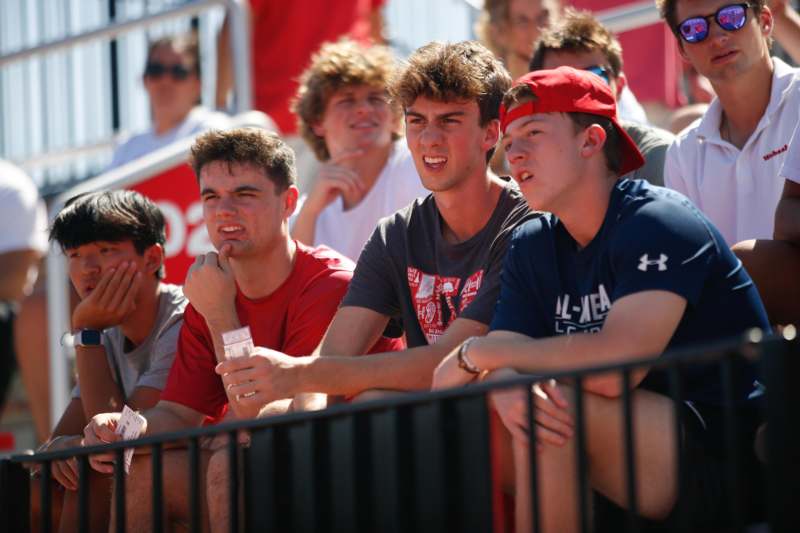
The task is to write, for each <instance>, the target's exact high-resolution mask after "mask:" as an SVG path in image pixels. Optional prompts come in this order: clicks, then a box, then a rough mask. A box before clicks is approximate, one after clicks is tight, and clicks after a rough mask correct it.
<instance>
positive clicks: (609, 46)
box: [530, 8, 675, 185]
mask: <svg viewBox="0 0 800 533" xmlns="http://www.w3.org/2000/svg"><path fill="white" fill-rule="evenodd" d="M562 66H566V67H573V68H577V69H581V70H588V71H590V72H593V73H594V74H597V75H598V76H600V78H602V79H603V81H604V82H605V83H606V85H608V86H609V87H610V88H611V93H612V94H613V95H614V98H615V99H616V100H617V101H619V99H620V96H621V94H622V90H623V89H624V88H625V86H626V85H627V80H626V79H625V73H624V72H622V47H621V46H620V44H619V41H618V40H617V38H616V37H614V35H613V34H612V33H611V32H610V31H608V29H606V27H605V26H603V25H602V24H601V23H600V21H598V20H597V19H596V18H594V16H593V15H592V14H591V13H590V12H588V11H579V10H576V9H572V8H566V9H565V10H564V15H563V16H562V17H561V18H560V19H559V21H558V22H557V23H556V24H554V25H553V26H551V27H550V28H548V29H546V30H544V32H543V33H542V34H541V36H540V37H539V39H538V40H537V41H536V44H535V45H534V50H533V57H531V62H530V70H531V71H535V70H543V69H554V68H558V67H562ZM621 124H622V127H623V128H624V129H625V132H626V133H627V134H628V135H630V136H631V138H632V139H633V140H634V142H635V143H636V146H637V147H638V148H639V151H640V152H641V153H642V156H644V160H645V164H644V166H642V167H641V168H638V169H636V170H634V171H633V172H632V173H631V174H630V175H629V176H627V177H629V178H631V179H646V180H647V181H649V182H650V183H652V184H654V185H664V159H665V157H666V153H667V148H669V146H670V145H671V144H672V142H673V140H674V138H675V137H674V136H673V135H672V134H671V133H670V132H668V131H666V130H662V129H660V128H654V127H652V126H646V125H644V124H639V123H635V122H629V121H624V120H623V121H621Z"/></svg>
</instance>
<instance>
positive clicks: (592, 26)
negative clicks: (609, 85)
mask: <svg viewBox="0 0 800 533" xmlns="http://www.w3.org/2000/svg"><path fill="white" fill-rule="evenodd" d="M595 50H597V51H599V52H601V53H602V54H603V55H604V56H605V58H606V61H608V66H609V67H611V72H612V73H613V74H614V77H615V78H616V77H619V75H620V73H621V72H622V46H620V44H619V41H618V40H617V38H616V37H615V36H614V34H613V33H611V32H610V31H608V29H607V28H606V27H605V26H603V25H602V24H601V23H600V21H599V20H597V19H596V18H595V17H594V15H592V14H591V13H590V12H589V11H583V10H578V9H573V8H571V7H568V8H566V9H565V10H564V15H563V16H562V18H560V19H559V20H558V22H556V23H555V24H554V25H553V26H551V27H549V28H547V29H545V30H544V31H543V32H542V34H541V35H540V36H539V39H538V40H537V41H536V44H535V45H534V49H533V57H531V62H530V65H529V68H530V70H531V71H534V70H542V68H543V67H544V59H545V55H546V54H547V53H548V52H567V53H576V54H577V53H585V52H594V51H595Z"/></svg>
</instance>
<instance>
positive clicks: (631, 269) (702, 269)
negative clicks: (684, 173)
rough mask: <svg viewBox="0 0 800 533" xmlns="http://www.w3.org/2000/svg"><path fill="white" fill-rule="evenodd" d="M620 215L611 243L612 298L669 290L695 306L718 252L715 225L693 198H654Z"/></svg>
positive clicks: (614, 299)
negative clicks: (704, 215)
mask: <svg viewBox="0 0 800 533" xmlns="http://www.w3.org/2000/svg"><path fill="white" fill-rule="evenodd" d="M621 218H622V220H621V222H620V225H619V227H618V229H617V232H616V234H615V236H614V238H613V241H612V244H611V263H612V268H613V271H614V276H615V278H616V283H615V287H614V291H613V293H612V295H611V300H612V302H613V301H616V300H618V299H620V298H622V297H624V296H627V295H629V294H633V293H637V292H642V291H650V290H664V291H669V292H672V293H675V294H678V295H680V296H683V297H684V298H685V299H686V300H687V302H688V304H689V305H695V304H696V303H697V301H698V299H699V297H700V293H701V291H702V289H703V285H704V283H705V281H706V278H707V277H708V274H709V272H710V269H711V264H712V261H713V258H714V257H715V256H716V255H717V254H718V253H719V250H718V248H717V247H718V246H719V244H718V243H717V241H716V240H715V239H714V236H713V232H712V231H711V228H710V227H709V225H708V224H710V223H709V222H707V221H706V220H705V219H704V218H703V217H702V216H701V215H700V214H699V213H698V212H697V211H696V209H695V208H694V207H693V206H692V205H691V204H689V203H688V201H684V202H679V201H672V202H671V201H651V202H648V203H645V204H643V205H639V206H636V207H635V208H634V209H632V212H631V213H628V214H624V213H623V214H622V216H621Z"/></svg>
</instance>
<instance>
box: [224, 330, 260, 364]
mask: <svg viewBox="0 0 800 533" xmlns="http://www.w3.org/2000/svg"><path fill="white" fill-rule="evenodd" d="M222 344H223V345H224V346H225V359H235V358H237V357H246V356H248V355H250V353H251V352H252V351H253V348H254V347H255V345H254V344H253V336H252V335H250V326H245V327H243V328H239V329H234V330H231V331H226V332H225V333H223V334H222Z"/></svg>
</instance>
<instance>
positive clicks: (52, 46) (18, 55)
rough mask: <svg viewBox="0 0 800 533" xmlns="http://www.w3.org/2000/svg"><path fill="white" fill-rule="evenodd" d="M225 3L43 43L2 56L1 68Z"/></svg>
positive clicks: (207, 0)
mask: <svg viewBox="0 0 800 533" xmlns="http://www.w3.org/2000/svg"><path fill="white" fill-rule="evenodd" d="M225 3H226V0H196V1H195V2H191V3H188V4H184V5H181V6H179V7H175V8H172V9H167V10H165V11H161V12H159V13H150V14H147V15H145V16H143V17H139V18H136V19H131V20H126V21H124V22H117V23H114V24H107V25H105V26H103V27H101V28H98V29H96V30H91V31H87V32H86V33H80V34H77V35H70V36H68V37H64V38H63V39H58V40H55V41H50V42H49V43H43V44H39V45H36V46H32V47H30V48H23V49H21V50H15V51H13V52H10V53H7V54H4V55H0V67H2V66H5V65H8V64H11V63H15V62H17V61H21V60H23V59H27V58H30V57H33V56H37V55H40V54H45V53H49V52H56V51H58V50H63V49H65V48H71V47H73V46H75V45H78V44H81V43H87V42H91V41H96V40H100V39H113V38H114V37H117V36H119V35H122V34H123V33H127V32H129V31H133V30H136V29H138V28H141V27H143V26H149V25H151V24H156V23H159V22H163V21H166V20H170V19H173V18H176V17H191V16H194V15H198V14H200V13H202V12H203V11H205V10H206V9H208V8H210V7H213V6H216V5H224V4H225Z"/></svg>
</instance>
